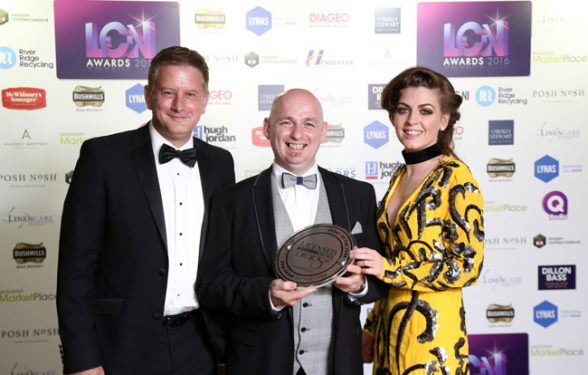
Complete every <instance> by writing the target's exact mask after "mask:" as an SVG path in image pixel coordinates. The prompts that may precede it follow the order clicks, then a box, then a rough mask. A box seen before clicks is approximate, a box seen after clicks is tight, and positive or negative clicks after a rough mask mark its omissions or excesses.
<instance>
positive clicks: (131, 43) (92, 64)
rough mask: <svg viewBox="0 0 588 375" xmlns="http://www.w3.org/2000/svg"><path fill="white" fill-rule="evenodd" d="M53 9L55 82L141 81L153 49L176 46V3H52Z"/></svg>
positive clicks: (68, 0) (177, 32) (72, 1)
mask: <svg viewBox="0 0 588 375" xmlns="http://www.w3.org/2000/svg"><path fill="white" fill-rule="evenodd" d="M54 6H55V45H56V56H57V77H58V78H106V79H121V78H142V79H144V78H145V77H147V70H148V68H149V63H150V62H151V59H152V58H153V57H154V56H155V54H156V53H157V51H158V49H160V48H162V47H165V46H169V45H177V44H179V40H180V38H179V20H178V4H177V3H175V2H173V3H172V2H142V1H138V2H134V1H133V2H131V1H121V2H116V3H115V2H112V1H90V2H79V1H75V0H56V1H55V5H54ZM163 26H165V27H163Z"/></svg>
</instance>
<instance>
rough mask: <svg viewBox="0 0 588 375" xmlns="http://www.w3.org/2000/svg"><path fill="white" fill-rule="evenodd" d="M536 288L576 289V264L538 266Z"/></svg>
mask: <svg viewBox="0 0 588 375" xmlns="http://www.w3.org/2000/svg"><path fill="white" fill-rule="evenodd" d="M538 281H539V284H538V289H539V290H554V289H576V265H575V264H567V265H556V266H538Z"/></svg>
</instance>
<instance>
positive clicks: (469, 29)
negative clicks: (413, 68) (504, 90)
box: [417, 1, 531, 77]
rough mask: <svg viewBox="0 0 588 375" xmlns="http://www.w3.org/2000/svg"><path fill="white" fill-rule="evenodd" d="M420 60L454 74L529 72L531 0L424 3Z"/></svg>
mask: <svg viewBox="0 0 588 375" xmlns="http://www.w3.org/2000/svg"><path fill="white" fill-rule="evenodd" d="M417 12H418V14H417V64H418V65H424V66H427V67H429V68H432V69H434V70H437V71H439V72H440V73H443V74H445V75H447V76H449V77H494V76H528V75H530V72H531V71H530V69H531V68H530V67H531V2H530V1H503V2H501V1H494V2H459V3H458V2H447V3H419V4H418V11H417Z"/></svg>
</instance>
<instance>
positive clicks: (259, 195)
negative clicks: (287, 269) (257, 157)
mask: <svg viewBox="0 0 588 375" xmlns="http://www.w3.org/2000/svg"><path fill="white" fill-rule="evenodd" d="M271 171H272V169H271V168H269V169H266V170H265V171H263V172H261V173H260V174H259V175H258V176H257V179H256V180H255V182H254V183H253V185H252V186H251V199H253V208H254V211H255V212H254V215H255V220H256V224H257V231H258V232H257V235H258V236H259V238H260V242H261V246H262V252H263V256H264V258H265V261H266V263H267V265H268V267H269V268H270V270H271V274H272V275H273V274H274V271H273V259H274V254H275V252H276V247H277V246H278V245H277V240H276V228H275V220H274V208H273V203H272V191H271Z"/></svg>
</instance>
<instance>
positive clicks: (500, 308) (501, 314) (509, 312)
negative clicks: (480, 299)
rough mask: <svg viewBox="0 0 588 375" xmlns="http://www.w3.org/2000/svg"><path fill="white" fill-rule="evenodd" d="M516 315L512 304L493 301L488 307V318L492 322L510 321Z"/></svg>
mask: <svg viewBox="0 0 588 375" xmlns="http://www.w3.org/2000/svg"><path fill="white" fill-rule="evenodd" d="M514 316H515V311H514V308H513V307H512V306H511V305H498V304H495V303H493V304H491V305H490V306H488V308H487V309H486V319H488V321H489V322H490V323H498V322H506V323H510V322H512V320H513V318H514Z"/></svg>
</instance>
